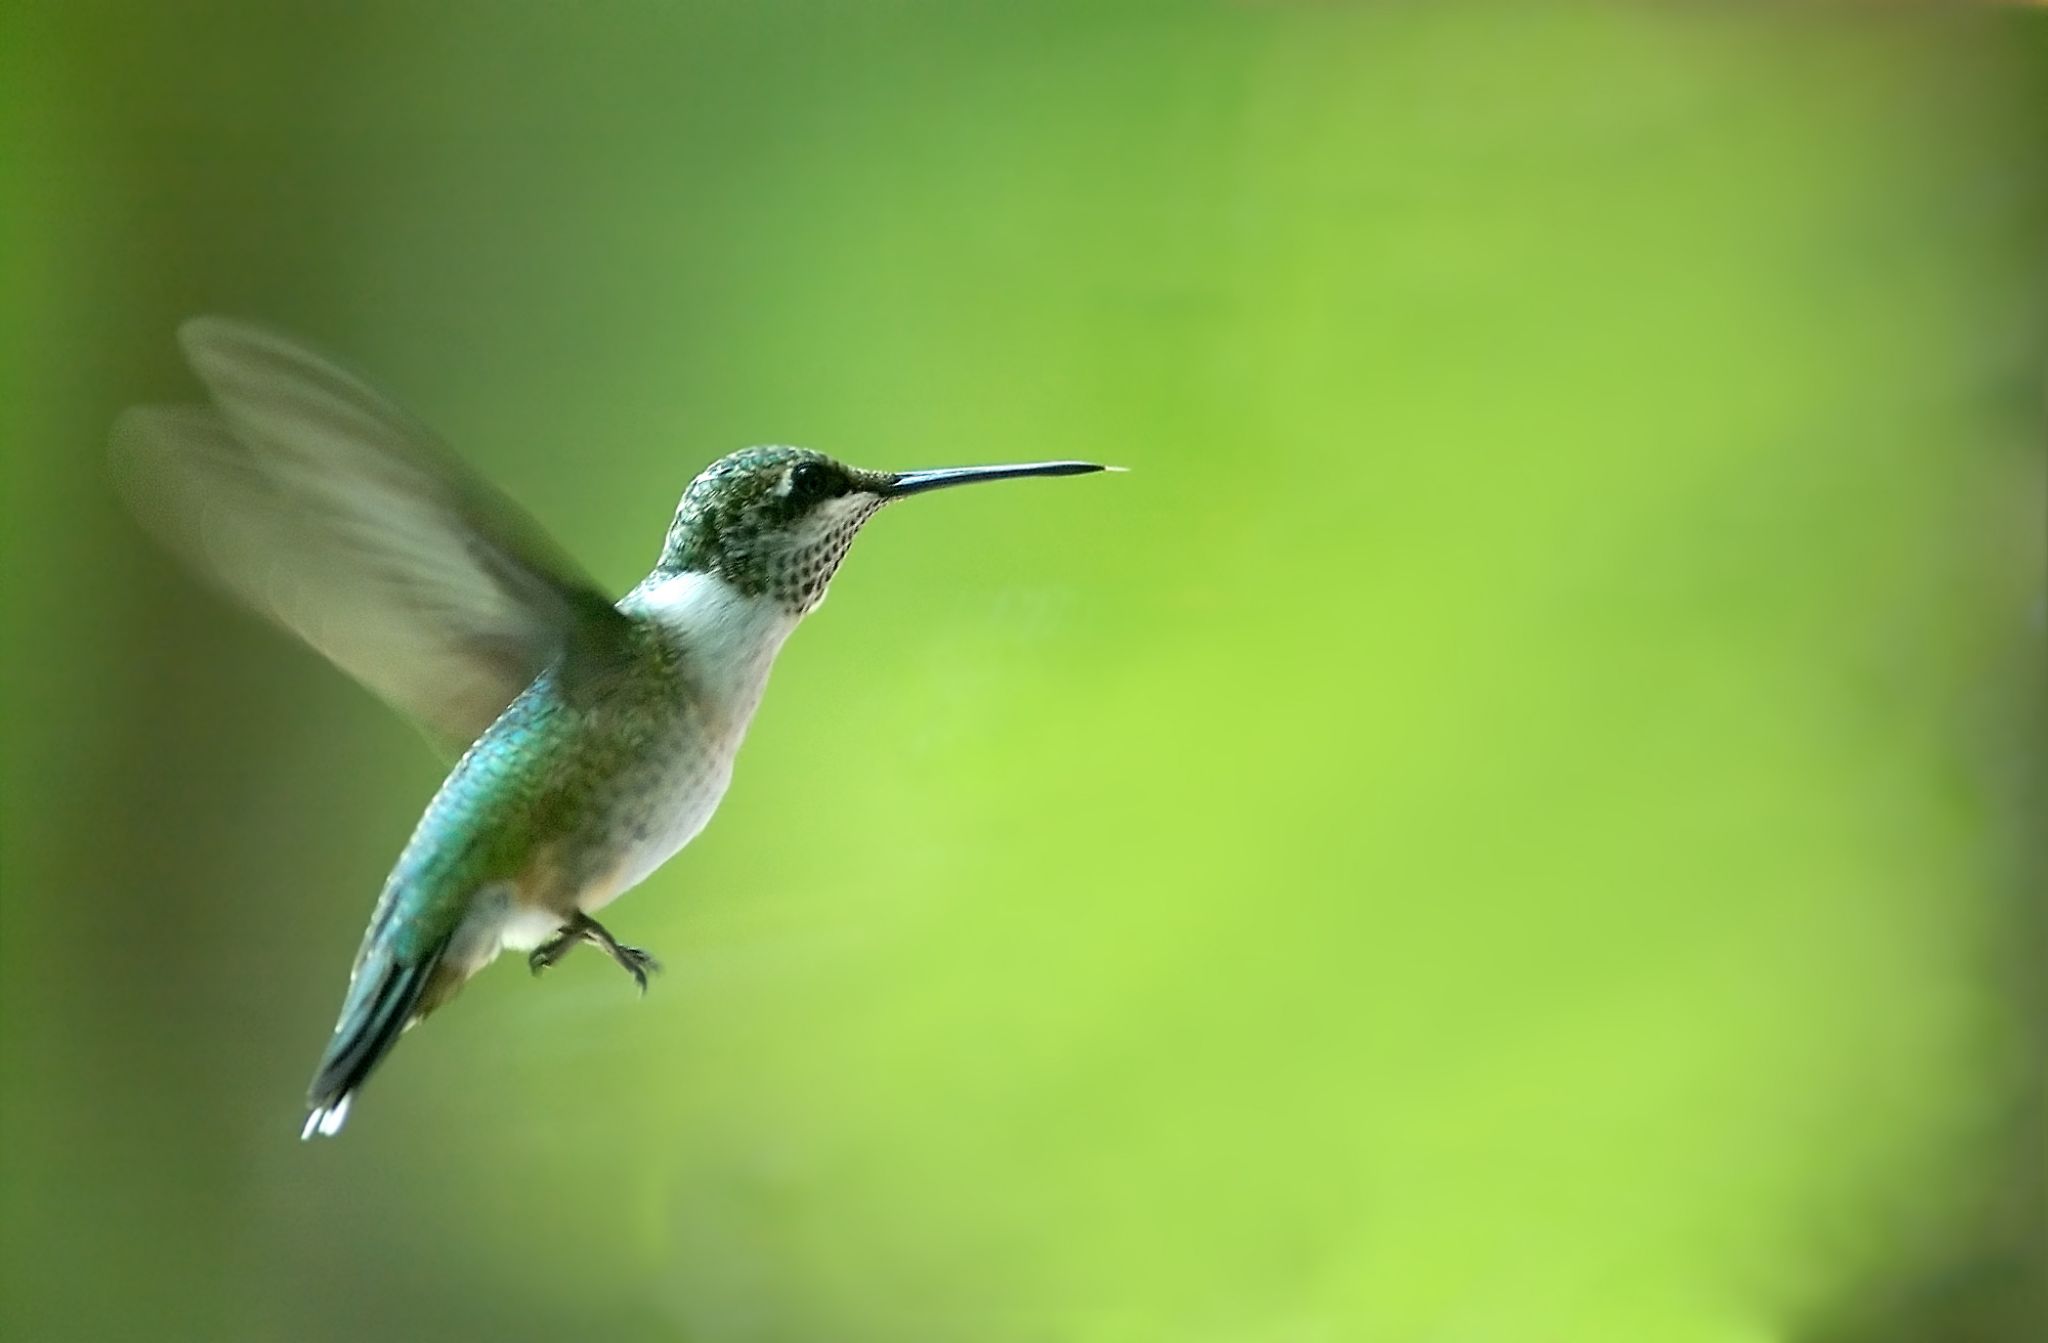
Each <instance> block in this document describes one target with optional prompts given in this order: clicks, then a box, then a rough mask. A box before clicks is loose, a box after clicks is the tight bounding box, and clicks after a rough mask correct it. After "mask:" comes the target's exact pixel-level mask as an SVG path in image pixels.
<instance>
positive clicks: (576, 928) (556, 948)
mask: <svg viewBox="0 0 2048 1343" xmlns="http://www.w3.org/2000/svg"><path fill="white" fill-rule="evenodd" d="M579 942H588V943H590V944H591V945H592V946H594V947H599V948H602V949H603V951H604V954H605V955H607V956H609V957H611V958H612V960H613V961H615V962H616V963H617V964H618V967H619V968H620V969H621V970H624V971H625V972H626V973H627V974H629V975H631V976H633V982H634V983H635V984H637V985H639V986H640V992H641V994H642V995H643V996H644V995H645V994H646V992H647V976H648V975H650V974H654V973H657V972H658V971H660V969H661V962H660V961H657V960H656V959H654V957H653V955H652V954H650V953H649V952H647V951H646V950H644V949H643V948H640V947H629V946H627V945H626V944H625V943H623V942H621V941H619V940H618V939H617V938H616V937H613V936H612V935H611V932H610V930H608V929H607V928H606V927H605V926H604V925H603V924H601V923H599V922H598V921H597V920H596V919H593V918H591V917H590V916H589V915H588V914H585V913H582V912H581V911H578V912H577V913H576V915H575V916H574V917H572V918H571V919H570V920H569V922H567V923H565V924H563V925H562V926H561V927H560V928H559V929H557V930H556V932H555V935H554V936H553V937H550V938H549V939H548V940H547V941H545V942H543V943H541V944H540V945H539V946H537V947H535V948H534V949H533V951H532V952H531V954H529V955H528V956H527V958H526V964H527V967H528V968H529V969H531V970H532V971H533V973H534V974H536V975H538V974H539V973H540V972H541V971H543V970H545V969H547V968H548V967H549V966H551V965H553V964H554V963H555V962H556V961H559V960H561V959H562V957H564V956H566V955H568V954H569V950H570V948H572V947H574V946H575V945H576V944H577V943H579Z"/></svg>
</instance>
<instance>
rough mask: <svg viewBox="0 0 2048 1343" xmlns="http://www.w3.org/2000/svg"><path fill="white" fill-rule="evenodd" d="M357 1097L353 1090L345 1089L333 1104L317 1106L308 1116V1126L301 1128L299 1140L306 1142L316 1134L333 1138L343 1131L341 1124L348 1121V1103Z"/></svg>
mask: <svg viewBox="0 0 2048 1343" xmlns="http://www.w3.org/2000/svg"><path fill="white" fill-rule="evenodd" d="M355 1098H356V1093H355V1092H353V1091H345V1092H343V1093H342V1094H341V1097H340V1099H338V1100H336V1101H335V1102H334V1104H332V1105H320V1106H315V1107H314V1109H313V1110H312V1111H311V1112H310V1113H309V1114H307V1116H306V1126H305V1127H304V1128H302V1129H300V1130H299V1141H300V1142H304V1141H306V1140H307V1139H309V1138H311V1137H312V1136H313V1135H314V1134H316V1133H317V1134H319V1135H320V1136H321V1137H323V1138H332V1137H333V1136H334V1135H335V1134H337V1133H339V1132H341V1126H342V1125H343V1124H344V1123H346V1122H348V1103H349V1102H350V1101H352V1100H354V1099H355Z"/></svg>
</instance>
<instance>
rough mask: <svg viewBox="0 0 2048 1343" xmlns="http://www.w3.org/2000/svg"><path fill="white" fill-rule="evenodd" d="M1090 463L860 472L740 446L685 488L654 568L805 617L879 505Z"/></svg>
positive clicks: (1063, 472)
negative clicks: (692, 576)
mask: <svg viewBox="0 0 2048 1343" xmlns="http://www.w3.org/2000/svg"><path fill="white" fill-rule="evenodd" d="M1104 469H1105V468H1103V467H1100V466H1097V465H1095V464H1094V463H1092V462H1033V463H1030V464H1028V465H1022V466H961V467H946V468H942V469H939V470H933V471H864V470H862V469H861V468H859V467H856V466H848V465H846V464H845V463H844V462H837V461H834V460H833V459H832V458H830V457H827V456H826V455H825V454H824V453H822V452H813V451H811V450H810V449H809V448H785V447H764V448H742V449H740V450H739V451H738V452H734V453H728V454H727V455H725V456H723V457H721V458H719V459H718V460H717V461H715V462H713V463H712V464H711V465H710V466H707V467H705V468H704V470H703V472H702V473H701V474H699V475H698V477H697V478H696V479H695V480H693V481H691V482H690V486H689V488H688V489H686V490H684V491H683V500H682V503H681V504H680V505H678V506H677V508H676V518H675V521H674V522H673V523H671V524H670V526H669V529H668V538H667V540H666V541H665V542H664V543H663V545H662V551H661V563H660V565H659V566H658V568H659V571H661V572H666V573H692V572H694V573H706V574H712V575H715V576H716V577H718V578H721V579H723V580H725V581H726V582H727V583H730V584H732V585H733V586H734V587H735V588H738V589H739V590H740V591H741V592H744V593H746V594H747V595H749V596H769V597H772V598H773V599H774V600H776V601H777V602H779V603H781V604H782V605H783V606H785V607H787V608H788V609H789V610H790V611H791V612H792V613H794V614H796V615H802V614H804V613H805V612H807V611H809V610H811V609H812V608H813V607H815V606H816V605H817V604H818V603H819V602H821V601H823V600H824V599H825V588H826V585H827V584H829V583H830V582H831V581H832V575H833V573H834V572H835V571H836V570H837V569H838V568H839V562H840V561H841V560H843V559H845V558H846V551H847V548H848V547H849V546H851V545H852V544H853V538H854V536H855V535H856V534H858V533H859V531H860V529H861V526H862V525H863V524H864V523H866V522H867V520H868V519H869V518H871V517H873V516H874V515H875V513H876V511H877V510H878V509H880V508H881V507H882V505H884V504H887V503H892V502H894V501H895V500H897V499H903V498H908V497H909V496H911V495H913V494H923V493H924V492H926V491H927V490H935V489H940V488H942V487H944V486H948V485H965V484H968V483H971V482H973V481H979V480H1012V479H1016V478H1018V477H1020V476H1074V475H1083V474H1086V473H1087V472H1090V471H1101V470H1104Z"/></svg>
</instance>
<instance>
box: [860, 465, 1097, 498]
mask: <svg viewBox="0 0 2048 1343" xmlns="http://www.w3.org/2000/svg"><path fill="white" fill-rule="evenodd" d="M1115 469H1116V468H1114V467H1108V466H1098V465H1096V464H1095V463H1094V462H1027V463H1024V464H1022V465H1019V466H944V467H939V468H938V469H936V470H932V471H898V472H897V473H896V474H895V475H893V476H890V477H889V478H888V483H887V484H885V485H884V486H882V490H881V495H882V497H883V498H884V499H904V498H908V497H909V496H910V495H913V494H923V493H924V492H925V491H926V490H942V489H944V488H946V487H947V486H948V485H971V484H973V483H974V482H975V481H977V480H1020V479H1022V478H1023V477H1025V476H1085V475H1088V474H1089V473H1090V472H1094V471H1112V470H1115Z"/></svg>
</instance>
